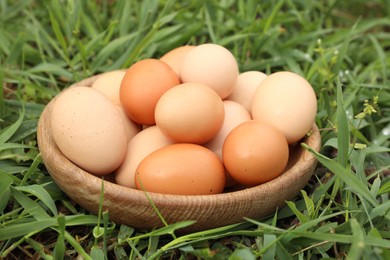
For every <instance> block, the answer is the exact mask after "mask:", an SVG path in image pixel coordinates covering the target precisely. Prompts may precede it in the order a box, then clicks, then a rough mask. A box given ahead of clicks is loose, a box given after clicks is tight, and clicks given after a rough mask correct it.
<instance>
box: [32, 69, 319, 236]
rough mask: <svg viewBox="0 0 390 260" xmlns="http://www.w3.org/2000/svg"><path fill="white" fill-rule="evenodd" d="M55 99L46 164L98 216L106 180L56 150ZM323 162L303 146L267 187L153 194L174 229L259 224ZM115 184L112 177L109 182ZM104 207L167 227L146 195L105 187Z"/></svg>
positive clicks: (46, 130) (44, 141) (144, 224)
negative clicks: (186, 224) (248, 220)
mask: <svg viewBox="0 0 390 260" xmlns="http://www.w3.org/2000/svg"><path fill="white" fill-rule="evenodd" d="M97 77H98V76H94V77H91V78H88V79H86V80H83V81H81V82H79V83H77V84H75V85H73V86H72V87H75V86H81V85H82V86H91V84H92V83H93V82H94V81H95V80H96V78H97ZM54 101H55V99H53V100H52V101H51V102H50V103H49V104H48V105H47V106H46V108H45V109H44V111H43V113H42V115H41V117H40V120H39V123H38V146H39V149H40V152H41V154H42V159H43V162H44V164H45V166H46V168H47V170H48V171H49V173H50V175H51V176H52V178H53V179H54V181H55V182H56V183H57V184H58V185H59V187H60V188H61V189H62V190H63V191H64V192H65V193H66V194H67V195H68V196H69V197H70V198H71V199H73V200H74V201H75V202H76V203H78V204H79V205H80V206H82V207H84V208H85V209H87V210H88V211H90V212H91V213H93V214H97V212H98V208H99V197H100V191H101V182H102V180H101V179H100V178H99V177H96V176H94V175H92V174H90V173H88V172H85V171H84V170H82V169H80V168H79V167H77V166H76V165H75V164H73V163H72V162H71V161H69V160H68V159H67V158H66V157H65V156H64V155H63V154H62V153H61V152H60V151H59V149H58V147H57V146H56V144H55V142H54V140H53V138H52V135H51V128H50V115H51V109H52V105H53V103H54ZM303 142H305V143H306V144H308V145H309V146H311V147H312V148H313V149H315V150H317V151H318V150H319V149H320V146H321V136H320V134H319V131H318V128H317V127H316V125H313V129H312V133H311V135H310V136H309V137H307V138H305V139H304V140H303ZM316 164H317V161H316V159H315V158H314V156H313V155H312V154H311V153H309V152H308V151H306V150H304V149H302V148H301V147H300V146H299V145H296V146H295V147H292V148H291V151H290V159H289V164H288V167H287V169H286V171H285V172H284V173H283V174H282V175H281V176H279V177H278V178H276V179H274V180H272V181H269V182H267V183H265V184H262V185H259V186H256V187H252V188H246V189H242V190H238V191H232V192H226V193H222V194H217V195H201V196H178V195H165V194H157V193H148V195H149V197H150V198H151V199H152V200H153V202H154V203H155V205H156V206H157V208H158V209H159V211H160V212H161V214H162V216H163V217H164V218H165V220H166V221H167V222H168V223H175V222H178V221H184V220H195V221H196V224H194V225H192V226H190V227H189V228H186V229H185V230H183V232H194V231H200V230H206V229H210V228H214V227H220V226H224V225H228V224H233V223H239V222H242V221H244V219H243V217H248V218H252V219H259V218H262V217H265V216H268V215H270V214H272V213H274V212H275V210H276V209H277V208H281V207H283V206H284V205H285V201H286V200H292V199H293V198H294V197H295V196H297V194H298V193H299V192H300V190H301V189H302V188H303V187H304V186H305V185H306V183H307V182H308V181H309V179H310V177H311V176H312V174H313V171H314V169H315V167H316ZM108 178H109V177H108ZM104 187H105V189H104V205H103V208H104V209H105V210H108V211H109V214H110V219H111V220H112V221H114V222H115V223H118V224H126V225H129V226H131V227H134V228H137V229H152V228H156V227H161V226H163V223H162V222H161V220H160V219H159V218H158V216H157V214H156V212H155V211H154V210H153V208H152V207H151V205H150V203H149V202H148V200H147V198H146V196H145V193H144V192H143V191H140V190H136V189H130V188H127V187H122V186H119V185H117V184H115V183H113V182H112V178H111V181H107V180H105V181H104Z"/></svg>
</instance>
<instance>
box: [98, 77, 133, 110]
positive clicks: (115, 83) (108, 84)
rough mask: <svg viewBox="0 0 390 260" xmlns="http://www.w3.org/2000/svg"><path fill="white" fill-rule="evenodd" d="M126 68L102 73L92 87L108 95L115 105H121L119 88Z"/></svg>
mask: <svg viewBox="0 0 390 260" xmlns="http://www.w3.org/2000/svg"><path fill="white" fill-rule="evenodd" d="M125 73H126V71H125V70H113V71H109V72H106V73H103V74H101V75H100V76H99V77H98V79H97V80H96V81H95V82H94V83H93V84H92V86H91V87H92V88H94V89H97V90H99V91H100V92H102V93H103V94H104V95H106V96H107V97H108V98H109V99H110V100H111V101H112V102H113V103H114V104H115V105H117V106H120V105H121V101H120V99H119V88H120V86H121V82H122V79H123V76H124V75H125Z"/></svg>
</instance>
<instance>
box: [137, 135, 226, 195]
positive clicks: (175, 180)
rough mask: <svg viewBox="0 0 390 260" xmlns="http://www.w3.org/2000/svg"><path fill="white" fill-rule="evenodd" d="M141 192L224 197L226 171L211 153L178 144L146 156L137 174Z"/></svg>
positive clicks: (206, 150) (185, 144)
mask: <svg viewBox="0 0 390 260" xmlns="http://www.w3.org/2000/svg"><path fill="white" fill-rule="evenodd" d="M135 182H136V186H137V188H138V189H144V190H146V191H148V192H158V193H165V194H175V195H207V194H217V193H221V192H222V191H223V189H224V186H225V175H224V167H223V165H222V163H221V161H220V160H219V158H218V157H217V156H216V155H215V154H214V153H213V152H211V151H210V150H208V149H206V148H204V147H202V146H200V145H196V144H188V143H179V144H173V145H169V146H166V147H164V148H161V149H159V150H157V151H155V152H153V153H151V154H150V155H149V156H147V157H146V158H145V159H144V160H142V162H141V163H140V164H139V166H138V168H137V170H136V176H135Z"/></svg>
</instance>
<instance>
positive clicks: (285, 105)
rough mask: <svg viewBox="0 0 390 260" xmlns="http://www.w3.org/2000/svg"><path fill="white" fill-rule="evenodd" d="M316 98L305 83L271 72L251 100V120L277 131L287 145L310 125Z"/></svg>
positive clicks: (293, 75) (288, 74)
mask: <svg viewBox="0 0 390 260" xmlns="http://www.w3.org/2000/svg"><path fill="white" fill-rule="evenodd" d="M316 114H317V97H316V95H315V92H314V90H313V88H312V86H311V85H310V83H309V82H307V80H306V79H305V78H303V77H302V76H300V75H298V74H296V73H293V72H289V71H281V72H275V73H273V74H271V75H269V76H268V77H267V78H265V79H264V80H263V81H262V82H261V83H260V85H259V86H258V88H257V89H256V92H255V95H254V97H253V101H252V117H253V119H256V120H258V121H261V122H265V123H268V124H271V125H273V126H275V127H276V128H278V129H279V130H280V131H281V132H282V133H283V134H284V135H285V136H286V139H287V141H288V143H289V144H292V143H295V142H297V141H299V140H300V139H301V138H303V137H304V136H305V134H306V133H307V132H308V131H309V130H310V129H311V127H312V126H313V123H314V120H315V117H316Z"/></svg>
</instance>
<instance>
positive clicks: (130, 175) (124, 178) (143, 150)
mask: <svg viewBox="0 0 390 260" xmlns="http://www.w3.org/2000/svg"><path fill="white" fill-rule="evenodd" d="M170 144H173V142H172V141H171V140H169V139H168V138H167V137H166V136H165V135H163V134H162V133H161V130H160V129H159V128H158V127H157V126H155V125H154V126H149V127H148V128H145V129H144V130H142V131H141V132H139V133H138V134H137V135H135V136H134V137H133V138H132V139H131V140H130V141H129V143H128V145H127V151H126V156H125V159H124V160H123V163H122V164H121V165H120V167H119V168H118V169H117V170H116V171H115V181H116V183H117V184H119V185H122V186H125V187H129V188H135V183H134V175H135V170H136V168H137V167H138V165H139V163H140V162H141V161H142V160H143V159H144V158H145V157H146V156H147V155H149V154H150V153H152V152H154V151H156V150H157V149H160V148H162V147H164V146H167V145H170Z"/></svg>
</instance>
